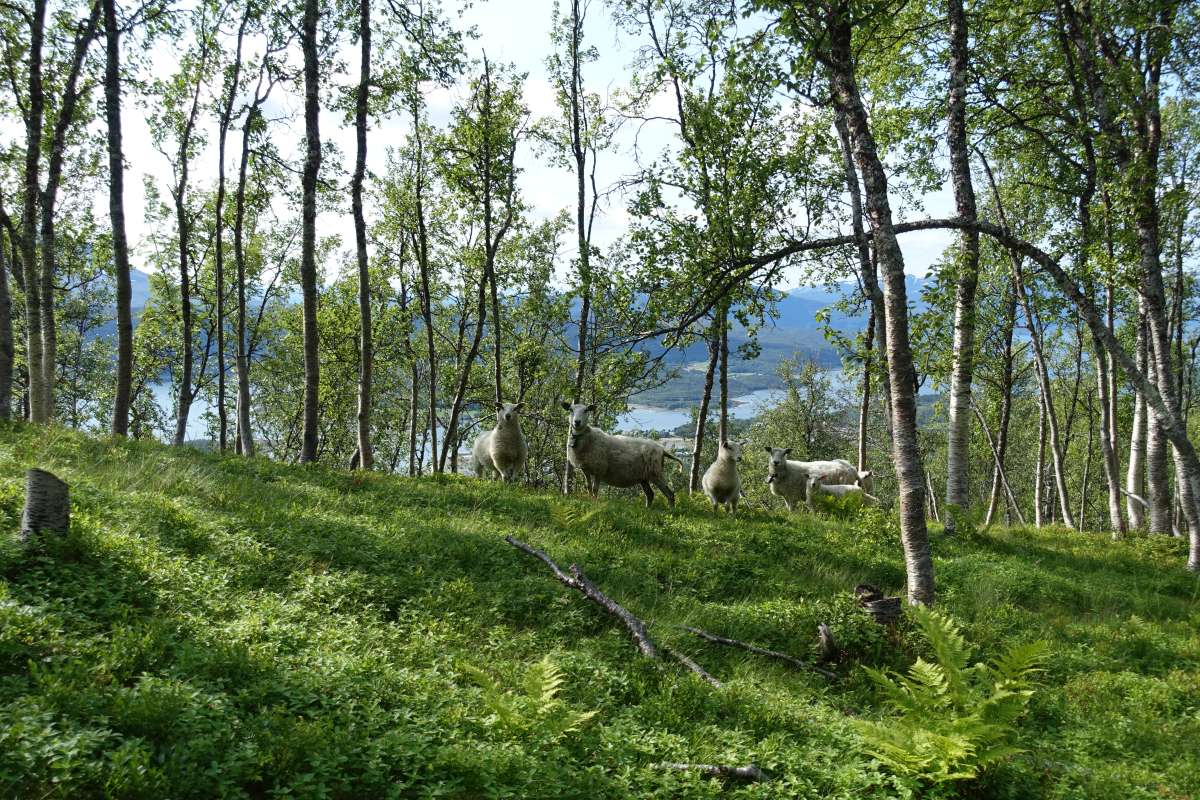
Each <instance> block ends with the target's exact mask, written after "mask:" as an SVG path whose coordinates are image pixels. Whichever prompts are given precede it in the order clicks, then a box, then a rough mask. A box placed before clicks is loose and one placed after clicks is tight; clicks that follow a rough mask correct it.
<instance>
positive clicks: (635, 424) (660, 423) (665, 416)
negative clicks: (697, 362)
mask: <svg viewBox="0 0 1200 800" xmlns="http://www.w3.org/2000/svg"><path fill="white" fill-rule="evenodd" d="M826 375H827V376H828V377H829V378H830V379H831V380H832V381H833V383H834V386H835V388H836V387H837V386H838V385H840V383H841V382H842V381H844V380H845V377H844V376H843V374H842V371H841V370H840V369H838V370H829V371H828V372H827V373H826ZM153 392H154V399H155V401H156V402H157V403H158V405H159V406H160V407H161V408H163V409H164V410H165V411H166V412H167V413H168V414H170V413H171V410H172V409H173V408H174V407H175V402H174V399H173V398H172V397H171V387H170V385H168V384H166V383H158V384H155V385H154V387H153ZM783 396H784V392H783V390H782V389H759V390H757V391H754V392H750V393H749V394H746V395H742V396H741V397H735V398H733V405H732V406H731V407H730V409H729V415H730V416H731V417H733V418H734V419H754V418H755V417H757V416H758V415H759V414H760V413H762V410H763V409H764V408H766V407H768V406H771V405H774V404H775V403H778V402H779V401H780V400H781V399H782V398H783ZM211 410H212V406H211V405H210V404H209V403H208V402H206V401H205V400H203V399H202V398H199V397H197V398H196V402H194V403H192V411H191V415H190V418H189V419H188V438H189V439H203V438H205V436H207V434H208V428H207V425H206V424H205V420H204V415H205V414H206V413H207V412H209V411H211ZM691 418H692V417H691V412H690V410H689V409H686V408H683V409H680V408H657V407H654V406H638V405H634V406H633V407H632V408H630V409H629V411H627V412H626V413H624V414H622V415H621V416H620V417H618V418H617V426H616V427H617V429H618V430H623V431H669V430H674V429H675V428H677V427H679V426H680V425H685V424H687V423H688V422H690V421H691Z"/></svg>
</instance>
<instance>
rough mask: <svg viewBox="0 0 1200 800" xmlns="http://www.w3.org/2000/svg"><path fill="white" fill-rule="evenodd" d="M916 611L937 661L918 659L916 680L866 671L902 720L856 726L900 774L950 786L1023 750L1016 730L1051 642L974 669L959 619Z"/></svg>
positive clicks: (911, 673)
mask: <svg viewBox="0 0 1200 800" xmlns="http://www.w3.org/2000/svg"><path fill="white" fill-rule="evenodd" d="M912 613H913V616H914V617H915V619H916V622H917V625H918V626H920V628H921V631H922V632H923V633H924V634H925V638H926V639H928V640H929V644H930V646H931V647H932V649H933V652H934V657H935V659H936V663H931V662H929V661H926V660H924V659H923V658H918V659H917V660H916V662H915V663H914V664H913V665H912V666H911V667H909V670H908V675H899V674H897V673H890V674H889V673H888V672H885V671H881V670H875V669H871V668H864V669H865V671H866V672H867V674H868V676H869V677H870V678H871V680H872V681H873V682H874V683H875V686H876V687H877V689H878V690H879V692H880V694H881V695H882V696H883V698H884V701H885V702H886V703H887V705H889V706H891V707H892V708H893V709H894V710H895V711H896V712H897V713H898V714H899V716H898V717H896V718H894V719H892V720H889V721H886V722H866V721H856V722H855V723H854V725H855V728H856V729H857V730H858V732H859V735H860V736H862V737H863V740H864V742H865V743H866V748H865V749H866V751H867V753H869V754H870V755H872V756H874V757H875V758H877V759H879V760H880V761H882V762H883V763H884V764H885V765H886V766H887V767H888V768H890V769H891V770H893V771H894V772H897V773H899V774H900V775H906V776H912V777H916V778H919V779H922V780H925V781H929V782H931V783H944V782H948V781H957V780H964V779H968V778H974V777H975V776H976V775H978V774H979V772H980V771H981V770H983V769H985V768H986V767H988V766H989V765H991V764H994V763H996V762H997V761H1001V760H1003V759H1005V758H1007V757H1009V756H1011V755H1013V754H1015V753H1019V752H1021V751H1020V748H1018V747H1017V746H1016V745H1015V744H1014V742H1015V740H1016V727H1015V726H1016V722H1017V719H1018V718H1019V717H1020V716H1021V713H1022V712H1023V711H1024V710H1025V707H1026V705H1027V704H1028V702H1029V698H1030V697H1031V696H1032V695H1033V689H1032V688H1031V686H1032V682H1031V678H1032V676H1033V675H1034V674H1036V673H1037V672H1039V671H1040V668H1039V665H1040V663H1041V661H1042V659H1043V658H1044V657H1045V654H1046V645H1045V643H1043V642H1032V643H1028V644H1022V645H1015V646H1013V647H1011V648H1010V649H1009V650H1007V651H1005V653H1004V654H1003V655H1001V656H1000V657H999V658H997V659H995V660H994V661H993V662H992V664H991V665H987V664H982V663H979V664H975V665H974V666H972V667H968V666H967V660H968V658H969V656H970V646H969V645H968V644H967V642H966V639H964V638H963V635H962V631H961V630H960V629H959V627H958V625H957V623H955V622H954V620H953V619H951V618H950V617H948V616H945V615H943V614H939V613H938V612H936V611H931V610H929V609H927V608H922V607H915V608H913V609H912Z"/></svg>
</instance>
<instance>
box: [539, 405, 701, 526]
mask: <svg viewBox="0 0 1200 800" xmlns="http://www.w3.org/2000/svg"><path fill="white" fill-rule="evenodd" d="M562 407H563V410H565V411H567V412H569V413H570V415H571V418H570V428H571V437H570V440H569V441H568V444H567V460H568V461H570V462H571V465H572V466H574V467H575V468H576V469H577V470H579V471H580V472H582V473H583V478H584V481H585V482H586V483H587V487H588V492H589V493H590V494H591V495H592V497H595V496H596V495H597V494H598V493H599V491H600V484H601V483H607V484H608V485H609V486H616V487H618V488H622V489H624V488H629V487H631V486H641V487H642V491H643V492H645V494H646V507H647V508H649V507H650V505H651V503H653V502H654V490H653V489H652V488H651V486H657V487H658V489H659V491H661V492H662V493H663V494H664V495H665V496H666V498H667V505H668V506H670V507H671V508H675V492H674V491H673V490H672V489H671V485H670V484H669V483H667V480H666V476H665V470H664V467H665V464H666V459H668V458H669V459H671V460H672V461H675V462H677V463H678V464H679V466H680V467H681V468H682V467H683V462H682V461H680V460H679V459H678V458H676V457H675V456H674V455H672V454H671V453H668V452H667V450H666V448H665V447H663V446H662V445H660V444H659V443H658V442H655V441H652V440H650V439H639V438H637V437H634V436H616V435H613V434H609V433H605V432H604V431H602V430H599V429H597V428H593V427H591V426H590V425H589V424H588V415H589V414H591V413H593V412H594V411H595V410H596V406H595V405H584V404H583V403H574V404H572V403H567V402H565V401H564V402H563V403H562Z"/></svg>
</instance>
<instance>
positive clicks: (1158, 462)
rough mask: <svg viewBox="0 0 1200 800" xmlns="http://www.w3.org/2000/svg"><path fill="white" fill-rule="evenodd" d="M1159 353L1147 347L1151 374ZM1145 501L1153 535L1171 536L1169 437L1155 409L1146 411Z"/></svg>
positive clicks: (1155, 369) (1147, 362)
mask: <svg viewBox="0 0 1200 800" xmlns="http://www.w3.org/2000/svg"><path fill="white" fill-rule="evenodd" d="M1156 361H1157V354H1156V353H1155V352H1154V350H1153V349H1151V348H1149V347H1147V350H1146V364H1147V366H1148V367H1149V372H1150V374H1151V375H1153V374H1155V372H1156V371H1157V367H1156V364H1155V362H1156ZM1146 428H1147V436H1146V484H1147V486H1146V488H1147V491H1148V496H1147V497H1146V500H1147V501H1148V502H1149V504H1150V507H1149V508H1148V509H1147V511H1148V514H1149V520H1148V524H1149V529H1150V533H1163V534H1170V533H1171V477H1170V470H1169V469H1168V468H1167V438H1166V436H1165V435H1164V433H1163V429H1162V424H1161V422H1160V418H1159V415H1158V413H1157V412H1156V411H1155V410H1154V409H1153V408H1148V409H1147V414H1146Z"/></svg>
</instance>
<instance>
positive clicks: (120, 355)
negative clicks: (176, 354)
mask: <svg viewBox="0 0 1200 800" xmlns="http://www.w3.org/2000/svg"><path fill="white" fill-rule="evenodd" d="M104 36H105V42H106V46H107V57H106V59H105V70H104V101H105V102H104V105H105V116H106V117H107V120H108V172H109V176H108V182H109V189H108V210H109V215H110V216H111V218H112V249H113V267H114V270H115V271H116V279H117V393H116V401H115V402H114V404H113V418H112V432H113V434H114V435H116V436H126V435H128V433H129V406H130V400H131V398H132V394H133V315H132V313H131V310H130V302H131V301H132V295H133V290H132V287H131V286H130V283H129V242H128V240H127V239H126V236H125V158H124V154H123V153H122V149H121V52H120V48H121V40H120V36H121V32H120V29H119V28H118V27H117V9H116V0H104ZM26 289H27V290H28V286H26ZM35 369H36V368H35V367H34V366H33V365H32V363H31V365H30V373H31V374H30V380H31V382H32V379H33V374H32V373H33V372H34V371H35ZM31 385H32V383H31ZM44 396H45V395H44V394H43V399H44Z"/></svg>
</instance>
